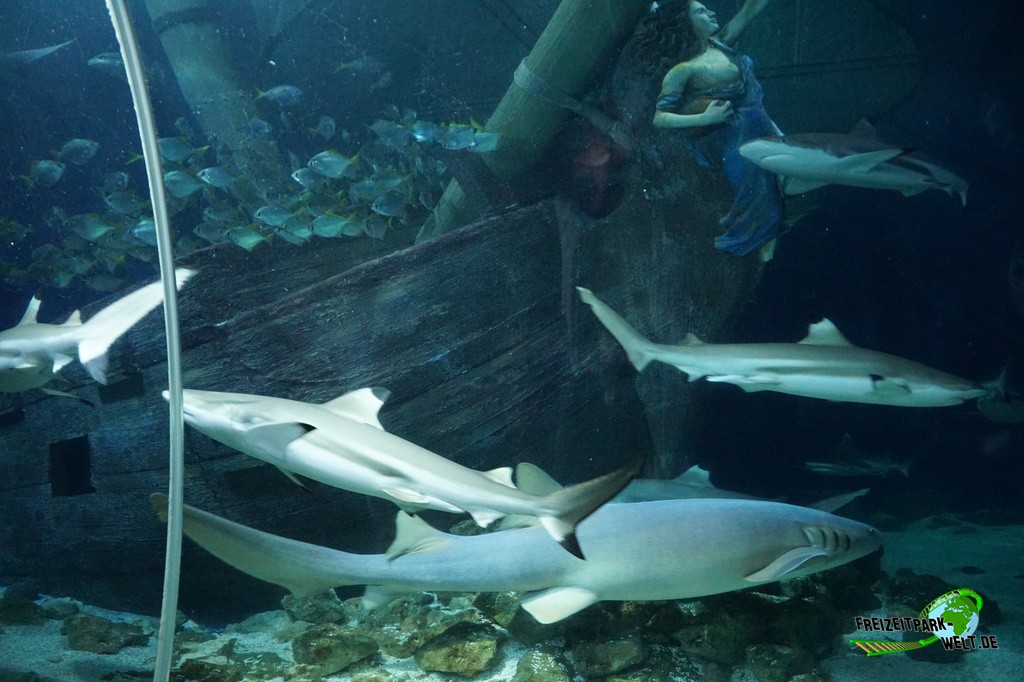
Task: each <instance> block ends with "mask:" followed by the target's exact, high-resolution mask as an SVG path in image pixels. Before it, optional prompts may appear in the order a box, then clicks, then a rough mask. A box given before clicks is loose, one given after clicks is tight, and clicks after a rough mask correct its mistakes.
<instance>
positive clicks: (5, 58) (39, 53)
mask: <svg viewBox="0 0 1024 682" xmlns="http://www.w3.org/2000/svg"><path fill="white" fill-rule="evenodd" d="M73 42H75V40H74V39H71V40H69V41H67V42H64V43H60V44H59V45H49V46H47V47H40V48H36V49H34V50H21V51H19V52H0V79H7V78H9V77H10V76H11V74H13V73H15V72H16V71H17V70H18V69H21V68H24V67H25V66H28V65H29V64H31V63H32V62H34V61H37V60H39V59H42V58H43V57H46V56H48V55H51V54H53V53H54V52H56V51H57V50H59V49H61V48H64V47H67V46H68V45H70V44H71V43H73Z"/></svg>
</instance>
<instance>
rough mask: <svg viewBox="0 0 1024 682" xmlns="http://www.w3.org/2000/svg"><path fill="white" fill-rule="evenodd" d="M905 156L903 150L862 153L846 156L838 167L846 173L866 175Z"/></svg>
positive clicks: (838, 163)
mask: <svg viewBox="0 0 1024 682" xmlns="http://www.w3.org/2000/svg"><path fill="white" fill-rule="evenodd" d="M900 154H903V150H902V149H882V150H879V151H876V152H862V153H860V154H851V155H850V156H845V157H843V158H841V159H839V160H838V161H837V162H836V165H837V166H838V167H839V168H841V169H842V170H843V171H844V172H848V173H866V172H868V171H870V170H871V169H872V168H874V167H875V166H877V165H878V164H880V163H885V162H886V161H888V160H889V159H894V158H896V157H897V156H899V155H900Z"/></svg>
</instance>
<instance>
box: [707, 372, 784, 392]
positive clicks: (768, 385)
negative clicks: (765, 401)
mask: <svg viewBox="0 0 1024 682" xmlns="http://www.w3.org/2000/svg"><path fill="white" fill-rule="evenodd" d="M708 381H710V382H714V383H725V384H736V385H737V386H739V387H740V388H742V389H743V390H744V391H746V392H747V393H754V392H756V391H770V390H772V389H773V388H775V387H776V386H778V385H779V384H781V383H782V382H781V381H780V380H779V378H778V377H776V376H772V375H771V374H750V375H747V374H716V375H711V376H709V377H708Z"/></svg>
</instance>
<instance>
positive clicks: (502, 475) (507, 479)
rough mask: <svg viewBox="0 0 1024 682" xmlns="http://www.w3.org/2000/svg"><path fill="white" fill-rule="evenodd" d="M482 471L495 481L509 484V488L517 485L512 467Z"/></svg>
mask: <svg viewBox="0 0 1024 682" xmlns="http://www.w3.org/2000/svg"><path fill="white" fill-rule="evenodd" d="M480 473H481V474H483V476H485V477H486V478H489V479H491V480H492V481H494V482H495V483H500V484H501V485H505V486H508V487H509V488H515V487H516V484H515V483H513V482H512V467H498V468H497V469H491V470H490V471H482V472H480Z"/></svg>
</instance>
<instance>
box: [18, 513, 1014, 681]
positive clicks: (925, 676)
mask: <svg viewBox="0 0 1024 682" xmlns="http://www.w3.org/2000/svg"><path fill="white" fill-rule="evenodd" d="M960 528H961V529H962V528H963V527H962V526H961V527H960ZM973 528H975V529H976V530H977V532H974V533H970V534H963V533H962V532H960V533H958V532H955V529H954V528H941V529H938V530H936V529H933V528H930V527H929V526H928V522H927V520H925V521H920V522H918V523H916V524H913V525H911V526H908V527H907V529H906V530H903V531H899V532H887V533H885V555H884V558H883V566H884V568H885V570H886V571H887V572H889V573H890V574H892V573H893V572H895V571H896V570H897V569H900V568H909V569H911V570H912V571H914V572H915V573H929V574H932V575H936V576H938V577H940V578H942V579H943V580H945V581H946V582H948V583H950V584H953V585H956V586H960V587H969V588H973V589H976V590H979V591H981V592H983V593H984V594H985V595H986V596H988V597H989V598H990V599H994V600H996V601H997V602H998V603H999V606H1000V608H1001V610H1002V613H1003V622H1002V623H1000V624H998V625H994V626H991V627H987V626H986V622H985V609H984V607H983V608H982V612H981V629H980V630H979V634H989V635H995V636H996V637H997V640H998V643H999V647H1000V648H999V650H996V651H974V652H970V653H968V654H966V655H964V656H962V657H961V658H960V659H959V660H958V661H956V662H955V663H949V664H939V663H928V662H922V661H915V660H913V659H911V658H909V657H907V656H905V655H903V654H892V655H886V656H875V657H872V658H868V657H866V656H865V655H864V654H863V653H862V652H860V650H859V649H858V648H856V647H855V646H853V645H849V644H846V640H847V639H848V638H849V637H851V636H853V635H844V636H843V641H844V644H843V646H841V647H840V650H842V651H844V653H841V654H838V655H836V656H834V657H832V658H830V659H828V660H826V661H824V662H823V664H822V667H823V669H824V670H826V671H827V672H828V673H829V674H830V675H831V676H832V679H833V680H835V681H837V682H853V681H861V680H885V681H886V682H897V681H898V682H942V681H944V680H950V681H951V682H952V681H955V682H975V681H976V682H1001V681H1002V680H1020V679H1024V677H1022V675H1024V673H1022V671H1024V577H1019V576H1022V574H1024V551H1022V550H1024V527H1022V526H1005V527H989V526H973ZM964 566H976V567H980V568H982V569H984V571H985V572H984V573H981V574H966V573H964V572H962V571H960V568H962V567H964ZM938 596H940V595H935V597H938ZM921 606H922V607H923V606H924V604H922V605H921ZM85 611H86V612H88V613H93V614H95V615H99V616H103V617H105V618H109V619H111V620H125V621H131V622H138V623H141V624H143V626H144V629H147V631H149V630H153V631H155V629H156V625H157V623H156V620H155V619H153V618H149V617H142V616H134V615H132V614H125V613H120V612H112V611H106V610H103V609H96V608H91V607H86V608H85ZM863 615H865V616H886V615H888V614H887V613H885V611H884V609H882V610H879V611H877V612H873V613H866V614H863ZM60 628H61V622H60V621H54V620H50V621H47V622H46V623H45V625H43V626H5V627H3V629H2V630H0V681H2V682H7V680H8V679H10V678H11V677H13V674H14V673H18V672H27V671H32V672H35V673H37V674H38V675H40V676H41V678H42V680H43V682H97V681H99V680H101V679H103V678H104V677H107V679H115V680H127V679H133V677H127V676H117V677H109V676H110V675H112V674H113V673H118V672H120V673H125V672H133V671H134V672H139V673H145V671H152V669H153V658H154V654H155V645H153V646H149V647H129V648H126V649H123V650H121V652H120V653H118V654H117V655H116V656H104V655H99V654H90V653H86V652H79V651H68V650H67V649H66V648H65V647H66V638H65V637H64V636H63V635H61V634H60ZM232 636H234V637H237V638H238V642H237V648H238V649H240V650H243V651H272V652H274V653H277V654H278V655H279V656H281V657H282V658H284V659H286V660H291V647H290V645H282V644H280V643H279V642H276V641H275V640H273V639H272V638H271V637H269V636H267V635H263V634H251V635H238V634H233V635H232ZM863 636H865V637H870V635H868V634H867V633H865V634H864V635H863ZM509 644H514V643H511V642H508V643H506V646H505V647H504V650H505V652H506V655H505V657H504V659H503V661H502V662H501V663H499V665H498V666H497V667H496V668H495V669H494V670H492V671H491V672H490V673H488V674H486V675H482V676H480V677H478V678H474V679H476V680H479V682H500V681H502V680H509V679H511V677H512V675H513V674H514V670H515V665H516V662H517V660H518V658H519V657H520V656H521V655H522V654H523V653H525V648H524V647H522V646H518V645H516V646H509ZM933 646H940V645H939V644H935V645H933ZM384 664H385V665H384V667H385V669H386V670H388V671H389V672H392V673H395V674H397V676H398V677H399V679H401V678H403V677H408V678H409V679H416V680H419V681H421V682H441V681H443V680H448V681H450V680H451V679H452V678H451V677H450V676H443V675H437V674H430V675H427V674H424V673H422V672H421V671H420V670H419V668H418V667H417V666H416V663H415V661H413V659H404V660H398V659H390V660H385V661H384ZM149 674H150V675H151V674H152V673H151V672H150V673H149ZM139 679H145V678H142V677H140V678H139ZM327 679H329V680H338V681H341V680H348V679H351V676H350V675H346V674H340V675H337V676H332V677H330V678H327ZM746 679H748V676H747V675H746V674H744V672H742V671H741V672H738V673H737V675H736V676H734V682H741V680H746ZM268 682H269V681H268Z"/></svg>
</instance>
